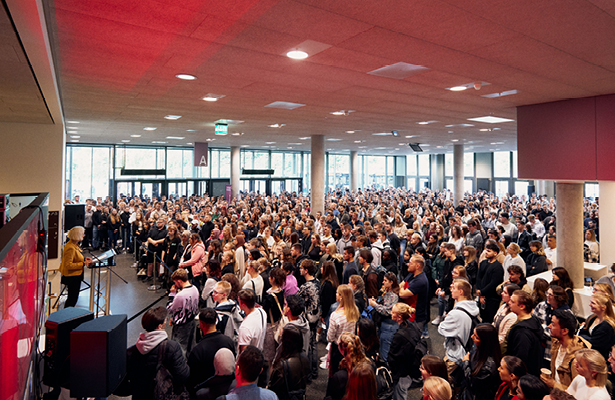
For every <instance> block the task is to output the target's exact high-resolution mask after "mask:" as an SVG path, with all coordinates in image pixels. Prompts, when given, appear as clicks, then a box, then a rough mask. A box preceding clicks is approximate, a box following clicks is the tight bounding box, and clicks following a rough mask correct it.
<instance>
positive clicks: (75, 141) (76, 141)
mask: <svg viewBox="0 0 615 400" xmlns="http://www.w3.org/2000/svg"><path fill="white" fill-rule="evenodd" d="M71 142H73V143H79V141H78V140H77V139H73V140H71Z"/></svg>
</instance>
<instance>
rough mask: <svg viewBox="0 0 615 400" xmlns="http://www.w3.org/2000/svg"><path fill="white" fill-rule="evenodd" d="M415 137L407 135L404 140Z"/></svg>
mask: <svg viewBox="0 0 615 400" xmlns="http://www.w3.org/2000/svg"><path fill="white" fill-rule="evenodd" d="M416 136H417V135H408V136H406V139H410V138H413V137H416Z"/></svg>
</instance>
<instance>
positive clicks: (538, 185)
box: [534, 179, 545, 196]
mask: <svg viewBox="0 0 615 400" xmlns="http://www.w3.org/2000/svg"><path fill="white" fill-rule="evenodd" d="M534 189H535V190H536V195H537V196H542V195H543V194H545V181H543V180H541V179H536V180H535V181H534Z"/></svg>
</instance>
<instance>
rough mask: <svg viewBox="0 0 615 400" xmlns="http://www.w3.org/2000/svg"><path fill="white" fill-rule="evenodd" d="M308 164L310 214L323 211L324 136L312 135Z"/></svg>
mask: <svg viewBox="0 0 615 400" xmlns="http://www.w3.org/2000/svg"><path fill="white" fill-rule="evenodd" d="M311 156H312V157H311V158H312V159H311V162H310V172H311V174H310V181H311V192H312V195H311V198H310V201H311V204H310V206H311V213H312V214H314V215H316V212H318V211H320V212H321V213H324V211H325V136H324V135H312V154H311Z"/></svg>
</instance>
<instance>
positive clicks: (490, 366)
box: [462, 347, 501, 400]
mask: <svg viewBox="0 0 615 400" xmlns="http://www.w3.org/2000/svg"><path fill="white" fill-rule="evenodd" d="M475 352H476V347H475V348H473V349H472V352H471V353H470V360H469V361H464V362H463V364H462V366H463V372H464V376H465V379H464V381H463V385H462V386H463V388H462V389H463V391H464V392H463V397H462V398H463V399H464V400H493V398H494V397H495V392H497V390H498V386H500V382H501V380H500V375H499V373H498V365H497V364H496V362H495V360H494V359H493V358H491V357H489V358H487V361H485V363H484V364H483V366H482V367H481V369H480V370H479V371H478V373H477V374H476V375H474V376H472V371H473V370H474V367H475V365H476V361H475V354H476V353H475Z"/></svg>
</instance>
